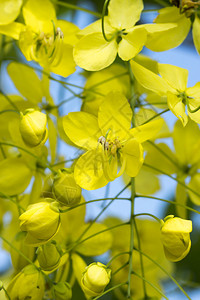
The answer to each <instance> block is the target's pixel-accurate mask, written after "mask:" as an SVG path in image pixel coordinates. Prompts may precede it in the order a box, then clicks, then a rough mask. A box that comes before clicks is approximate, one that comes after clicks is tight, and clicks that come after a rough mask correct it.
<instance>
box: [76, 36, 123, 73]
mask: <svg viewBox="0 0 200 300" xmlns="http://www.w3.org/2000/svg"><path fill="white" fill-rule="evenodd" d="M117 47H118V45H117V42H116V41H115V40H112V41H111V42H107V41H106V40H105V39H104V37H103V35H102V33H92V34H89V35H86V36H84V37H82V38H81V39H80V41H79V42H78V43H77V44H76V46H75V48H74V60H75V62H76V64H77V65H78V66H80V67H81V68H83V69H85V70H88V71H99V70H101V69H104V68H106V67H108V66H109V65H111V64H112V62H113V61H114V60H115V58H116V55H117Z"/></svg>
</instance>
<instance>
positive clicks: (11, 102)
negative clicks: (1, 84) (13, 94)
mask: <svg viewBox="0 0 200 300" xmlns="http://www.w3.org/2000/svg"><path fill="white" fill-rule="evenodd" d="M0 93H1V94H2V95H3V96H4V97H5V98H6V100H7V101H8V102H9V103H10V105H12V106H13V107H14V109H15V111H17V112H18V114H20V111H19V109H18V107H17V106H16V104H15V103H14V102H13V101H12V100H11V99H10V97H8V96H7V95H6V94H5V93H4V92H3V91H2V90H0Z"/></svg>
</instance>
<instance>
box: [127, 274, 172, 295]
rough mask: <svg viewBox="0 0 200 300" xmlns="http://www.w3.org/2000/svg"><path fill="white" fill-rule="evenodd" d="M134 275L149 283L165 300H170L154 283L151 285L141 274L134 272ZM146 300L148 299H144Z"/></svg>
mask: <svg viewBox="0 0 200 300" xmlns="http://www.w3.org/2000/svg"><path fill="white" fill-rule="evenodd" d="M132 274H133V275H135V276H137V277H139V278H141V279H142V280H143V281H145V282H147V283H148V284H149V285H150V286H151V287H152V288H154V290H156V291H157V292H158V293H159V294H160V295H161V296H162V297H163V298H165V299H167V300H168V298H167V297H166V296H165V295H164V294H163V292H162V291H161V290H160V289H159V288H157V286H155V285H154V284H153V283H151V282H150V281H149V280H147V279H146V278H144V276H141V275H140V274H138V273H136V272H135V271H134V272H132ZM144 299H147V297H146V298H144Z"/></svg>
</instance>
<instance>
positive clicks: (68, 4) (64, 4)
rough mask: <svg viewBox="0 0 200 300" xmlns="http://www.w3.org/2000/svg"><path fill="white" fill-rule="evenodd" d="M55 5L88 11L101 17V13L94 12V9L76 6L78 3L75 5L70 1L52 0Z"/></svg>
mask: <svg viewBox="0 0 200 300" xmlns="http://www.w3.org/2000/svg"><path fill="white" fill-rule="evenodd" d="M51 1H52V2H53V3H54V4H55V5H59V6H63V7H66V8H69V9H72V10H80V11H83V12H86V13H88V14H90V15H93V16H95V17H97V18H101V14H99V13H97V12H94V11H92V10H89V9H87V8H83V7H80V6H76V5H73V4H70V3H66V2H62V1H56V0H51Z"/></svg>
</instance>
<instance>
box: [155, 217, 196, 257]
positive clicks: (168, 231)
mask: <svg viewBox="0 0 200 300" xmlns="http://www.w3.org/2000/svg"><path fill="white" fill-rule="evenodd" d="M191 231H192V221H190V220H183V219H181V218H177V217H174V216H173V215H169V216H167V217H166V218H165V219H164V222H163V225H162V228H161V234H162V236H161V238H162V242H163V247H164V251H165V255H166V258H167V259H168V260H170V261H173V262H177V261H180V260H182V259H183V258H184V257H185V256H186V255H187V254H188V253H189V251H190V248H191V240H190V232H191Z"/></svg>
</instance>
